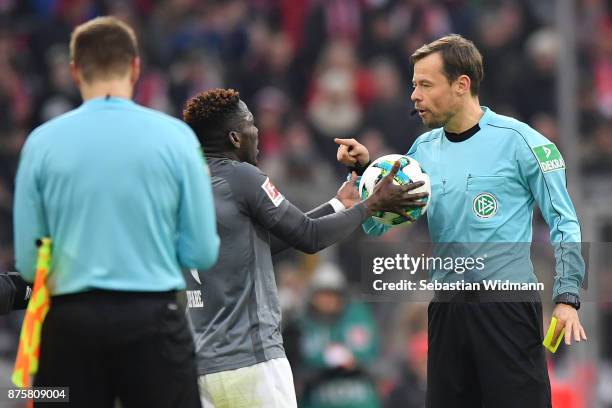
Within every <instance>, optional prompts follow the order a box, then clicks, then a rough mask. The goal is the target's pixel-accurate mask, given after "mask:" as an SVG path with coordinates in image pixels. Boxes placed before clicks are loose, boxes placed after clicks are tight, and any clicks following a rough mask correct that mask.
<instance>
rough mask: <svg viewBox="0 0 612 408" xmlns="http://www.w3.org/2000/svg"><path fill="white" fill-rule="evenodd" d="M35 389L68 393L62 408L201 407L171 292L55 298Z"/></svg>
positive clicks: (187, 338) (187, 339)
mask: <svg viewBox="0 0 612 408" xmlns="http://www.w3.org/2000/svg"><path fill="white" fill-rule="evenodd" d="M41 337H42V341H41V349H40V364H39V370H38V374H37V375H36V377H35V379H34V385H35V386H37V387H69V396H70V403H69V404H58V403H53V402H50V403H36V404H35V406H37V407H39V406H49V407H54V408H57V407H61V406H70V407H87V408H98V407H100V408H107V407H108V408H112V407H114V406H115V401H116V400H117V399H118V400H120V401H121V406H122V407H123V408H131V407H159V408H165V407H167V408H175V407H189V408H191V407H200V406H201V403H200V397H199V392H198V385H197V371H196V363H195V351H194V343H193V339H192V336H191V332H190V331H189V327H188V324H187V320H186V317H185V312H184V310H182V308H181V307H180V306H179V305H178V304H177V298H176V293H175V292H164V293H145V292H112V291H92V292H83V293H79V294H74V295H64V296H54V297H52V298H51V308H50V309H49V313H48V314H47V317H46V318H45V321H44V324H43V328H42V335H41Z"/></svg>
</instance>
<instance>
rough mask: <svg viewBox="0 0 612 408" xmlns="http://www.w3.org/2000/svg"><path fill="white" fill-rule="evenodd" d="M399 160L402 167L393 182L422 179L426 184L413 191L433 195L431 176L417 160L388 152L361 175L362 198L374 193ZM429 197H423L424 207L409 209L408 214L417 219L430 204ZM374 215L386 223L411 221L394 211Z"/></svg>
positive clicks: (405, 182)
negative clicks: (377, 185)
mask: <svg viewBox="0 0 612 408" xmlns="http://www.w3.org/2000/svg"><path fill="white" fill-rule="evenodd" d="M398 160H399V161H400V168H399V170H398V172H397V175H396V176H395V178H394V179H393V183H394V184H397V185H403V184H408V183H411V182H416V181H421V180H422V181H424V182H425V184H424V185H423V186H421V187H419V188H417V189H415V190H413V191H412V193H421V192H427V193H429V194H430V196H431V184H430V183H429V176H428V175H427V174H426V173H425V172H424V171H423V170H422V169H421V166H420V165H419V163H418V162H417V161H416V160H414V159H413V158H411V157H408V156H404V155H401V154H388V155H386V156H382V157H379V158H378V159H376V160H374V162H372V164H370V165H369V166H368V168H367V169H366V171H365V172H364V173H363V175H362V176H361V180H360V181H359V195H360V196H361V199H362V200H365V199H366V198H368V197H369V196H370V194H372V192H373V191H374V186H376V184H377V183H378V182H379V181H380V180H382V179H383V178H384V177H385V176H386V175H387V174H389V173H390V172H391V168H393V164H394V163H395V162H396V161H398ZM429 198H430V197H428V198H424V199H423V201H425V202H426V204H425V206H424V207H417V208H412V209H407V211H408V214H410V215H411V216H412V217H413V218H414V219H415V220H417V219H418V218H419V217H421V216H422V215H423V214H425V212H426V211H427V207H428V206H429ZM373 217H374V218H375V219H376V221H378V222H380V223H382V224H385V225H400V224H405V223H408V224H410V223H411V222H410V220H409V219H408V218H406V217H405V216H403V215H399V214H395V213H392V212H384V211H379V212H377V213H376V214H374V215H373Z"/></svg>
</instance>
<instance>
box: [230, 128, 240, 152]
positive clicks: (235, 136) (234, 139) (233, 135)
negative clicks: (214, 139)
mask: <svg viewBox="0 0 612 408" xmlns="http://www.w3.org/2000/svg"><path fill="white" fill-rule="evenodd" d="M228 138H229V141H230V143H231V144H232V146H234V149H240V134H239V133H238V132H236V131H235V130H232V131H230V132H229V134H228Z"/></svg>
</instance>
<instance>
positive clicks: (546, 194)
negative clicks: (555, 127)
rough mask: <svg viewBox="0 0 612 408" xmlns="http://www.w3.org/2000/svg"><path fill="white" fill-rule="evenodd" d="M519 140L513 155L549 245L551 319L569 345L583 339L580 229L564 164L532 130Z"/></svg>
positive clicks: (556, 152) (584, 336) (557, 151)
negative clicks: (552, 253) (553, 260)
mask: <svg viewBox="0 0 612 408" xmlns="http://www.w3.org/2000/svg"><path fill="white" fill-rule="evenodd" d="M526 133H527V132H526ZM522 138H523V140H522V141H521V147H520V148H519V149H518V153H517V155H518V157H517V161H518V164H519V171H520V173H521V176H522V179H523V181H524V182H525V183H526V184H527V186H528V188H529V190H530V191H531V193H532V195H533V198H534V200H535V201H536V202H537V204H538V206H539V208H540V211H541V212H542V216H543V217H544V220H545V221H546V223H547V224H548V226H549V228H550V241H551V243H552V245H553V247H554V251H555V258H556V268H555V269H556V273H555V278H554V284H553V301H554V302H555V303H557V306H556V307H555V309H554V310H553V316H555V317H557V319H558V320H559V323H560V324H559V325H558V328H557V331H558V332H560V330H561V328H562V327H564V326H565V328H566V333H565V337H566V343H567V344H570V338H571V336H572V335H573V337H574V339H575V340H576V341H580V339H581V338H584V339H586V334H585V333H584V329H583V328H582V326H581V325H580V321H579V319H578V314H577V312H576V311H577V309H578V308H579V306H580V302H579V296H580V287H581V286H582V281H583V279H584V275H585V263H584V260H583V258H582V253H581V232H580V225H579V223H578V217H577V215H576V210H575V208H574V205H573V203H572V200H571V198H570V196H569V193H568V191H567V184H566V176H565V162H564V161H563V157H562V156H561V153H560V152H559V150H558V149H557V147H556V146H555V145H554V144H553V143H551V142H550V141H549V140H548V139H546V138H545V137H544V136H542V135H540V134H538V133H537V132H535V131H533V130H531V132H530V133H527V135H526V136H522Z"/></svg>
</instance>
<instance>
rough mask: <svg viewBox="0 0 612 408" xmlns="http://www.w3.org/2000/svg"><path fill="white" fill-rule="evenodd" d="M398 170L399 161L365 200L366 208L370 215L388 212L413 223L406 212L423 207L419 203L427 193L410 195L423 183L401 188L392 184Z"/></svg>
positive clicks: (410, 184)
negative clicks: (401, 216) (409, 209)
mask: <svg viewBox="0 0 612 408" xmlns="http://www.w3.org/2000/svg"><path fill="white" fill-rule="evenodd" d="M399 168H400V162H399V160H398V161H396V162H395V163H394V164H393V168H392V169H391V172H389V174H387V175H386V176H385V178H383V179H382V180H380V182H379V183H378V184H376V187H374V192H373V193H372V195H371V196H370V197H368V199H367V200H365V204H366V208H367V209H368V211H369V212H370V215H371V214H373V213H375V212H378V211H390V212H394V213H396V214H399V215H403V216H404V217H406V218H408V219H409V220H410V221H414V217H412V216H410V214H408V213H407V212H406V209H408V208H410V207H424V206H425V203H424V202H423V201H421V200H422V199H423V198H425V197H427V196H428V195H429V194H427V193H424V192H423V193H411V191H412V190H414V189H416V188H419V187H421V186H422V185H424V184H425V182H424V181H417V182H415V183H408V184H404V185H402V186H399V185H396V184H393V179H394V178H395V175H396V174H397V172H398V170H399Z"/></svg>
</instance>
